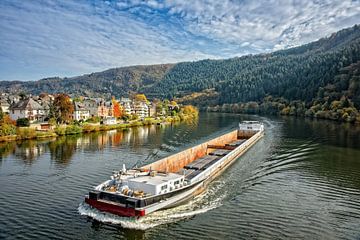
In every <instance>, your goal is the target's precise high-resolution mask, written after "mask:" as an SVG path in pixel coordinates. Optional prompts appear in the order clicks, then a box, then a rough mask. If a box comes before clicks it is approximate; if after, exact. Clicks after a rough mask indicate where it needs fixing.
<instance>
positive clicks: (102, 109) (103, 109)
mask: <svg viewBox="0 0 360 240" xmlns="http://www.w3.org/2000/svg"><path fill="white" fill-rule="evenodd" d="M97 116H98V117H101V118H106V117H107V116H109V108H108V107H107V106H106V103H105V101H101V102H99V103H98V107H97Z"/></svg>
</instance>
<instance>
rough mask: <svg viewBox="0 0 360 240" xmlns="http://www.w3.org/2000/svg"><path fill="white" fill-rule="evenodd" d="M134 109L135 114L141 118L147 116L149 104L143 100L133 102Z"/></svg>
mask: <svg viewBox="0 0 360 240" xmlns="http://www.w3.org/2000/svg"><path fill="white" fill-rule="evenodd" d="M134 110H135V114H136V115H138V116H139V118H141V119H143V118H146V117H148V116H149V106H148V105H147V104H146V103H145V102H140V101H138V102H135V104H134Z"/></svg>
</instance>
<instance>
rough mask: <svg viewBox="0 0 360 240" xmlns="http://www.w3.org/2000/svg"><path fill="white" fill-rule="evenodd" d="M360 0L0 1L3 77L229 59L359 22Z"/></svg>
mask: <svg viewBox="0 0 360 240" xmlns="http://www.w3.org/2000/svg"><path fill="white" fill-rule="evenodd" d="M359 19H360V1H357V0H356V1H347V0H345V1H342V0H333V1H327V0H324V1H318V0H313V1H305V0H304V1H301V0H296V1H274V0H271V1H248V0H244V1H236V0H223V1H210V0H193V1H182V0H165V1H154V0H150V1H140V0H129V1H95V0H94V1H80V0H79V1H75V0H74V1H70V0H69V1H52V0H44V1H22V0H2V1H0V43H1V46H2V47H1V48H0V80H15V79H19V80H37V79H39V78H42V77H46V76H73V75H78V74H83V73H89V72H94V71H100V70H104V69H107V68H110V67H119V66H128V65H136V64H156V63H168V62H179V61H192V60H199V59H204V58H227V57H234V56H241V55H244V54H250V53H260V52H269V51H274V50H277V49H283V48H288V47H292V46H297V45H300V44H303V43H307V42H310V41H313V40H316V39H318V38H320V37H323V36H326V35H329V34H330V33H332V32H335V31H337V30H339V29H341V28H344V27H349V26H352V25H354V24H357V23H359Z"/></svg>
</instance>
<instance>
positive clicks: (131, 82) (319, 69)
mask: <svg viewBox="0 0 360 240" xmlns="http://www.w3.org/2000/svg"><path fill="white" fill-rule="evenodd" d="M358 61H360V26H359V25H356V26H354V27H352V28H348V29H344V30H341V31H339V32H337V33H334V34H332V35H331V36H330V37H327V38H323V39H320V40H318V41H316V42H312V43H309V44H306V45H303V46H300V47H296V48H291V49H288V50H282V51H277V52H273V53H268V54H259V55H248V56H243V57H239V58H231V59H226V60H202V61H197V62H182V63H177V64H165V65H151V66H133V67H123V68H115V69H109V70H107V71H104V72H99V73H92V74H88V75H83V76H79V77H73V78H64V79H62V78H48V79H42V80H39V81H33V82H10V81H6V82H5V81H3V82H0V90H1V91H8V90H18V91H19V90H21V91H26V92H30V93H34V94H37V93H40V92H50V93H51V92H67V93H76V94H79V95H88V96H99V95H107V96H110V95H115V96H122V95H126V94H128V93H129V91H134V92H143V93H145V94H146V95H147V96H148V97H150V98H151V97H157V98H173V97H177V98H179V100H180V101H183V102H186V103H193V104H197V105H199V104H200V105H203V106H207V105H221V104H224V103H240V102H249V101H258V102H261V101H263V100H264V98H266V97H269V96H271V97H272V98H282V99H285V100H286V101H293V100H299V101H303V102H304V103H306V104H308V103H313V101H315V100H316V99H324V98H325V97H327V101H330V100H336V99H340V98H341V97H345V98H347V99H349V100H350V101H351V102H353V103H354V104H355V105H356V107H357V108H358V109H359V108H360V97H359V95H360V83H359V81H360V80H359V66H360V64H358V63H357V62H358ZM329 98H330V100H329ZM330 102H331V101H330Z"/></svg>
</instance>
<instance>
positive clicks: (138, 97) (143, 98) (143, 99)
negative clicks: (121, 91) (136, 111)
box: [135, 94, 149, 103]
mask: <svg viewBox="0 0 360 240" xmlns="http://www.w3.org/2000/svg"><path fill="white" fill-rule="evenodd" d="M135 101H139V102H146V103H147V102H149V101H148V100H147V98H146V96H145V94H136V95H135Z"/></svg>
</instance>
